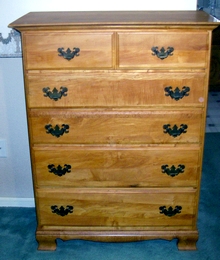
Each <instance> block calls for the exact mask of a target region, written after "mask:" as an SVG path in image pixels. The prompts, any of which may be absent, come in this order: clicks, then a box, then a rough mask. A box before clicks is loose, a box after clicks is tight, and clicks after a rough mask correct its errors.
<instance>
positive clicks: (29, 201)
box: [0, 197, 35, 208]
mask: <svg viewBox="0 0 220 260" xmlns="http://www.w3.org/2000/svg"><path fill="white" fill-rule="evenodd" d="M0 207H25V208H33V207H35V203H34V198H6V197H0Z"/></svg>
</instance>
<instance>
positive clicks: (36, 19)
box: [9, 11, 220, 30]
mask: <svg viewBox="0 0 220 260" xmlns="http://www.w3.org/2000/svg"><path fill="white" fill-rule="evenodd" d="M219 24H220V23H219V22H216V19H215V18H214V17H212V16H210V15H208V14H207V13H205V12H203V11H77V12H30V13H28V14H26V15H24V16H22V17H21V18H19V19H18V20H16V21H14V22H13V23H11V24H9V27H12V28H17V29H20V30H22V29H24V30H25V29H28V28H32V29H33V28H34V27H38V28H39V27H50V28H51V29H52V28H53V27H63V26H69V27H71V26H72V27H85V26H86V27H91V26H92V27H94V26H95V27H99V26H106V27H117V26H119V27H120V26H124V25H126V26H128V25H130V26H146V27H151V26H157V27H164V26H166V27H167V26H172V27H173V26H176V27H183V26H184V27H190V26H193V27H194V26H196V25H197V26H198V25H199V26H202V27H203V26H211V27H216V26H218V25H219Z"/></svg>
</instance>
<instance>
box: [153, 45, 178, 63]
mask: <svg viewBox="0 0 220 260" xmlns="http://www.w3.org/2000/svg"><path fill="white" fill-rule="evenodd" d="M151 50H152V52H153V53H152V55H156V56H157V57H158V58H159V59H161V60H164V59H166V58H167V57H168V56H172V55H173V53H172V52H173V51H174V48H173V47H168V48H167V50H165V48H164V47H162V48H161V49H160V50H158V47H157V46H155V47H152V48H151Z"/></svg>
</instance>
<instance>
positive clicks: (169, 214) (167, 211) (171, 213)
mask: <svg viewBox="0 0 220 260" xmlns="http://www.w3.org/2000/svg"><path fill="white" fill-rule="evenodd" d="M181 209H182V207H181V206H176V207H175V209H173V208H172V207H169V208H168V209H167V207H166V206H161V207H159V210H160V214H164V215H165V216H167V217H173V216H175V215H176V214H179V213H181Z"/></svg>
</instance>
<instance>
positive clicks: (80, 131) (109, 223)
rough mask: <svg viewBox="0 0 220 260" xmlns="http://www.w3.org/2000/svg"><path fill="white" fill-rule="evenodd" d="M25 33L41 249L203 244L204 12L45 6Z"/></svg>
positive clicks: (208, 23) (28, 20)
mask: <svg viewBox="0 0 220 260" xmlns="http://www.w3.org/2000/svg"><path fill="white" fill-rule="evenodd" d="M9 26H10V27H13V28H16V29H17V30H19V31H21V35H22V48H23V63H24V78H25V92H26V102H27V115H28V125H29V137H30V149H31V159H32V171H33V181H34V191H35V201H36V211H37V220H38V228H37V231H36V238H37V241H38V242H39V249H40V250H55V249H56V239H57V238H60V239H62V240H68V239H88V240H94V241H115V242H117V241H125V242H126V241H137V240H145V239H157V238H160V239H168V240H171V239H173V238H177V239H178V248H179V249H181V250H193V249H196V241H197V239H198V230H197V227H196V221H197V214H198V201H199V192H200V179H201V171H202V156H203V145H204V130H205V118H206V107H207V92H208V80H209V62H210V47H211V35H212V30H213V29H214V28H215V27H217V26H218V24H217V23H215V22H214V20H213V19H212V18H211V17H209V16H208V15H207V14H206V13H204V12H202V11H189V12H188V11H184V12H165V11H164V12H145V11H135V12H133V11H130V12H127V11H123V12H121V11H118V12H42V13H41V12H39V13H29V14H27V15H25V16H23V17H22V18H20V19H18V20H17V21H15V22H13V23H12V24H10V25H9Z"/></svg>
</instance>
